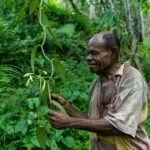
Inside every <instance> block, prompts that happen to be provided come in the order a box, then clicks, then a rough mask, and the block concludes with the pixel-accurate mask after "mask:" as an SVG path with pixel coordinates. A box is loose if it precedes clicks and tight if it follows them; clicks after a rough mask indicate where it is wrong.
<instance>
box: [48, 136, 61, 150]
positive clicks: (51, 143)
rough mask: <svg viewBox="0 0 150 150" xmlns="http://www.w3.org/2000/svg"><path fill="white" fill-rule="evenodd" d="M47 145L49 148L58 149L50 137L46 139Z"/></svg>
mask: <svg viewBox="0 0 150 150" xmlns="http://www.w3.org/2000/svg"><path fill="white" fill-rule="evenodd" d="M46 143H47V146H48V147H49V148H50V149H51V150H60V149H59V148H58V146H57V143H56V141H55V139H50V140H47V141H46Z"/></svg>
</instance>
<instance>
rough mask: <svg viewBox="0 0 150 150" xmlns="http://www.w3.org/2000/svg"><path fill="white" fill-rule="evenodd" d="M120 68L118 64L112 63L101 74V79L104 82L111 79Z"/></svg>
mask: <svg viewBox="0 0 150 150" xmlns="http://www.w3.org/2000/svg"><path fill="white" fill-rule="evenodd" d="M120 66H121V64H120V63H119V62H116V63H114V64H113V65H112V66H111V67H110V68H108V69H107V70H106V71H104V72H103V73H101V76H102V78H105V79H106V80H111V79H113V78H114V76H115V73H116V71H117V70H118V69H119V67H120Z"/></svg>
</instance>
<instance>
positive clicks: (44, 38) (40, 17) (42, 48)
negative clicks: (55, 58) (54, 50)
mask: <svg viewBox="0 0 150 150" xmlns="http://www.w3.org/2000/svg"><path fill="white" fill-rule="evenodd" d="M42 4H43V0H41V2H40V8H39V23H40V25H41V26H42V28H43V42H42V44H41V45H40V47H41V50H42V53H43V56H44V57H45V58H46V59H47V60H48V61H49V62H50V63H51V69H52V70H51V75H50V78H51V79H52V77H53V74H54V66H53V62H52V60H50V59H49V58H48V57H47V56H46V54H45V51H44V44H45V41H46V27H45V25H44V24H43V23H42Z"/></svg>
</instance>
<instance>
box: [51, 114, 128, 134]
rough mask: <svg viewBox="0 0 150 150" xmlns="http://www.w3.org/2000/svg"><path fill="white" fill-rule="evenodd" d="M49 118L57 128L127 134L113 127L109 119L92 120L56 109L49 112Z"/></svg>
mask: <svg viewBox="0 0 150 150" xmlns="http://www.w3.org/2000/svg"><path fill="white" fill-rule="evenodd" d="M49 120H50V122H51V124H52V126H53V127H55V128H57V129H63V128H76V129H81V130H86V131H91V132H96V133H99V134H100V135H107V136H112V135H120V136H121V135H122V136H123V135H126V134H125V133H123V132H121V131H119V130H117V129H116V128H115V127H113V126H112V125H111V124H110V123H109V122H108V121H107V120H105V119H99V120H90V119H83V118H74V117H68V116H65V115H64V114H63V113H58V112H55V111H50V112H49Z"/></svg>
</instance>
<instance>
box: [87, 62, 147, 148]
mask: <svg viewBox="0 0 150 150" xmlns="http://www.w3.org/2000/svg"><path fill="white" fill-rule="evenodd" d="M115 78H116V82H115V85H116V90H115V92H114V94H113V96H112V98H111V102H110V104H109V105H108V106H107V112H106V114H105V116H101V113H102V112H103V111H104V108H103V107H102V106H101V101H102V95H101V88H102V86H101V77H100V76H98V77H97V78H96V79H95V80H94V81H93V83H92V86H91V89H90V103H89V118H90V119H100V118H104V119H106V120H107V121H108V122H109V123H110V124H111V125H112V126H114V127H115V128H117V129H118V130H120V131H121V132H123V133H125V134H126V135H125V136H102V135H100V134H96V133H91V137H90V150H150V140H149V139H148V136H147V134H146V132H145V129H144V121H145V120H146V117H147V87H146V84H145V81H144V79H143V77H142V75H141V74H140V72H139V71H138V70H136V69H135V68H133V67H131V66H130V65H129V64H128V63H125V64H124V65H122V66H121V67H120V68H119V70H118V71H117V72H116V75H115ZM105 111H106V110H105Z"/></svg>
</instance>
